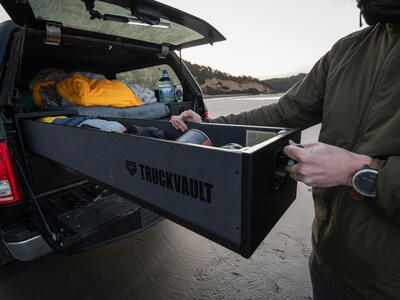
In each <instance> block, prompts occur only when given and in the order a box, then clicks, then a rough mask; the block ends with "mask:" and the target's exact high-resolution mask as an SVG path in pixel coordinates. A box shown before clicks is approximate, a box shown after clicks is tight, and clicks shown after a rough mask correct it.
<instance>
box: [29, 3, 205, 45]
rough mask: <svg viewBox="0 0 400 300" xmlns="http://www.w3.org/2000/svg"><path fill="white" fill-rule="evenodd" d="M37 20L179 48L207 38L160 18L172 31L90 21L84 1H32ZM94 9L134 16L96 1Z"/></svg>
mask: <svg viewBox="0 0 400 300" xmlns="http://www.w3.org/2000/svg"><path fill="white" fill-rule="evenodd" d="M29 4H30V6H31V7H32V11H33V14H34V16H35V18H36V19H39V20H47V21H53V22H59V23H62V25H63V26H64V27H68V28H73V29H80V30H85V31H91V32H98V33H102V34H108V35H113V36H120V37H125V38H130V39H134V40H139V41H144V42H149V43H153V44H159V45H161V44H171V45H174V46H178V45H181V44H184V43H188V42H192V41H196V40H200V39H203V38H204V37H203V36H202V35H201V34H199V33H198V32H196V31H193V30H191V29H189V28H187V27H185V26H182V25H180V24H176V23H173V22H171V21H168V20H163V19H161V22H163V23H167V24H169V28H159V27H150V26H139V25H132V24H127V23H120V22H114V21H104V20H98V19H96V20H91V19H90V14H89V12H88V11H87V10H86V6H85V4H84V2H83V1H82V0H68V1H65V0H29ZM95 4H96V7H95V9H96V10H97V11H99V12H100V13H101V14H103V15H104V14H112V15H118V16H124V17H129V18H131V19H135V18H134V17H132V15H131V12H130V10H129V9H125V8H123V7H121V6H117V5H115V4H111V3H106V2H103V1H99V0H98V1H95Z"/></svg>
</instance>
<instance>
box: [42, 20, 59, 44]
mask: <svg viewBox="0 0 400 300" xmlns="http://www.w3.org/2000/svg"><path fill="white" fill-rule="evenodd" d="M60 43H61V24H59V23H52V22H47V23H46V40H45V44H46V45H53V46H59V45H60Z"/></svg>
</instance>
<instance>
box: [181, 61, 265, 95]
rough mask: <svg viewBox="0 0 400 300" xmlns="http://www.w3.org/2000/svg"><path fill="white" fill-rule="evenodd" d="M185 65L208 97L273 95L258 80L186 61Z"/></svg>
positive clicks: (263, 83)
mask: <svg viewBox="0 0 400 300" xmlns="http://www.w3.org/2000/svg"><path fill="white" fill-rule="evenodd" d="M185 64H186V65H187V67H188V68H189V70H190V72H191V73H192V74H193V76H194V77H195V78H196V80H197V82H198V83H199V84H200V87H201V89H202V90H203V93H204V94H206V95H223V94H229V95H232V94H244V95H258V94H269V93H271V89H270V86H269V85H268V84H267V83H265V82H263V81H261V80H259V79H257V78H254V77H250V76H233V75H231V74H228V73H225V72H221V71H219V70H215V69H213V68H211V67H207V66H202V65H198V64H192V63H190V62H188V61H185Z"/></svg>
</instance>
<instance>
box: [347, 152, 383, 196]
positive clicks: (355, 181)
mask: <svg viewBox="0 0 400 300" xmlns="http://www.w3.org/2000/svg"><path fill="white" fill-rule="evenodd" d="M383 163H384V161H382V160H379V159H372V161H371V163H370V164H369V165H365V166H364V167H363V168H362V169H361V170H359V171H357V172H356V173H355V174H354V175H353V178H352V185H353V189H354V192H355V193H353V198H356V199H359V198H360V196H361V198H362V197H363V196H364V197H368V198H373V197H376V192H377V185H378V170H379V169H380V168H381V167H382V165H383ZM354 194H355V195H354ZM357 194H358V195H357ZM357 196H358V197H357Z"/></svg>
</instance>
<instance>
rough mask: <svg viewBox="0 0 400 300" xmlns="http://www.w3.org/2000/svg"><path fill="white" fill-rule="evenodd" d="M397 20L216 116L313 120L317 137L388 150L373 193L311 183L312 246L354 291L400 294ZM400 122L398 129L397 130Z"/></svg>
mask: <svg viewBox="0 0 400 300" xmlns="http://www.w3.org/2000/svg"><path fill="white" fill-rule="evenodd" d="M399 108H400V25H395V26H391V25H382V24H378V25H375V26H374V27H369V28H367V29H365V30H363V31H359V32H356V33H353V34H351V35H349V36H347V37H345V38H343V39H341V40H340V41H338V42H337V43H336V44H335V45H334V47H333V48H332V49H331V50H330V51H329V52H328V53H327V54H326V55H325V56H324V57H322V58H321V60H320V61H318V62H317V64H316V65H315V66H314V67H313V69H312V70H311V72H310V73H309V75H308V76H307V77H306V78H305V79H304V80H303V81H301V82H299V83H298V84H296V85H295V86H294V87H293V88H291V89H290V90H289V91H288V92H287V94H286V95H284V96H283V97H282V98H281V99H280V101H279V102H278V103H277V104H273V105H269V106H265V107H262V108H260V109H256V110H253V111H250V112H245V113H242V114H239V115H230V116H227V117H220V118H217V119H214V120H212V122H219V123H234V124H251V125H261V126H282V127H292V128H293V127H298V128H301V129H305V128H308V127H310V126H312V125H315V124H318V123H320V122H322V129H321V133H320V137H319V140H320V141H321V142H323V143H327V144H331V145H336V146H339V147H342V148H344V149H347V150H350V151H352V152H355V153H360V154H366V155H369V156H372V157H379V158H387V162H386V164H385V165H384V167H383V168H382V169H381V170H380V171H379V180H378V195H377V197H376V198H373V199H368V200H363V201H357V200H354V199H353V198H352V197H351V195H350V188H348V187H342V186H340V187H335V188H314V189H313V198H314V206H315V219H314V223H313V228H312V241H313V247H314V251H315V254H316V257H317V260H318V261H319V263H320V265H321V268H322V269H323V270H325V271H326V272H327V273H328V274H330V275H331V276H332V277H333V278H334V279H335V282H336V283H337V285H338V286H339V287H340V288H342V289H343V290H344V291H345V292H346V293H347V294H348V295H349V296H350V297H351V299H400V133H399V131H400V109H399ZM397 130H399V131H397Z"/></svg>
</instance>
